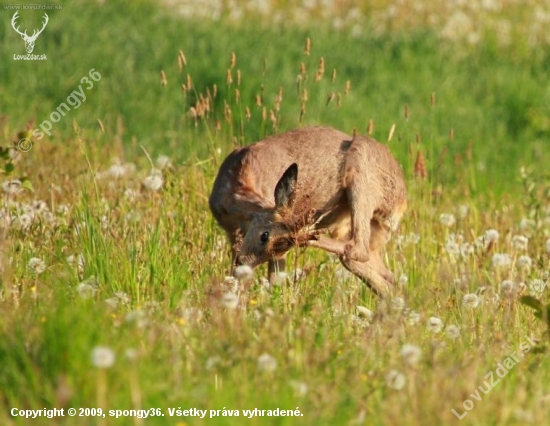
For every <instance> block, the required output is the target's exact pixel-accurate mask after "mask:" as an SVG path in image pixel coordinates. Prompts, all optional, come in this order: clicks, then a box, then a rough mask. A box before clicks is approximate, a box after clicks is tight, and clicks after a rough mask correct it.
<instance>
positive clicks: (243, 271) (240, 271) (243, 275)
mask: <svg viewBox="0 0 550 426" xmlns="http://www.w3.org/2000/svg"><path fill="white" fill-rule="evenodd" d="M233 274H234V275H235V278H237V279H238V280H239V281H242V282H246V281H251V280H253V279H254V270H253V269H252V268H251V267H250V266H248V265H239V266H237V267H236V268H235V270H234V271H233Z"/></svg>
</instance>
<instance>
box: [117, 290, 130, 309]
mask: <svg viewBox="0 0 550 426" xmlns="http://www.w3.org/2000/svg"><path fill="white" fill-rule="evenodd" d="M115 297H116V298H117V299H118V301H119V302H120V303H122V304H123V305H124V306H128V305H129V304H130V302H131V298H130V296H128V294H127V293H125V292H123V291H116V292H115Z"/></svg>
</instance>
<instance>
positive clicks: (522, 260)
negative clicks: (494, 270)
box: [518, 254, 533, 269]
mask: <svg viewBox="0 0 550 426" xmlns="http://www.w3.org/2000/svg"><path fill="white" fill-rule="evenodd" d="M518 266H519V267H520V268H523V269H531V266H533V259H531V258H530V257H529V256H527V255H526V254H525V255H522V256H520V257H518Z"/></svg>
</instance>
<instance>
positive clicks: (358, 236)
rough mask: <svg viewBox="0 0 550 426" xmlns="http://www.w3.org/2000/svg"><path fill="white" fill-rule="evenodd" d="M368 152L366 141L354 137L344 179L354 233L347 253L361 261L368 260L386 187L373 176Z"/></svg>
mask: <svg viewBox="0 0 550 426" xmlns="http://www.w3.org/2000/svg"><path fill="white" fill-rule="evenodd" d="M368 155H369V153H368V146H367V144H366V143H364V142H363V141H362V140H354V141H353V143H352V145H351V147H350V149H349V150H348V152H347V156H346V163H345V168H344V178H343V186H344V189H345V191H346V196H347V198H348V205H349V210H350V216H351V236H350V239H349V241H348V243H347V244H346V248H345V253H344V255H345V257H346V258H348V259H350V260H354V261H358V262H367V261H368V260H369V257H370V245H371V241H370V240H371V222H372V219H373V215H374V212H375V210H376V209H377V208H378V207H379V206H380V204H381V203H382V200H383V195H382V191H383V188H380V185H379V182H378V181H377V179H376V177H375V176H373V173H372V165H371V164H369V159H368Z"/></svg>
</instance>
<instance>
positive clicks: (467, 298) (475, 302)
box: [462, 293, 479, 309]
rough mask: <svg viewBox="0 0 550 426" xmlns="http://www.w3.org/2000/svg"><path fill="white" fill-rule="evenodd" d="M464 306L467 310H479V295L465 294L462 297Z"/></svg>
mask: <svg viewBox="0 0 550 426" xmlns="http://www.w3.org/2000/svg"><path fill="white" fill-rule="evenodd" d="M462 306H464V307H466V308H471V309H474V308H477V307H478V306H479V297H478V295H477V294H474V293H470V294H465V295H464V296H463V297H462Z"/></svg>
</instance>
